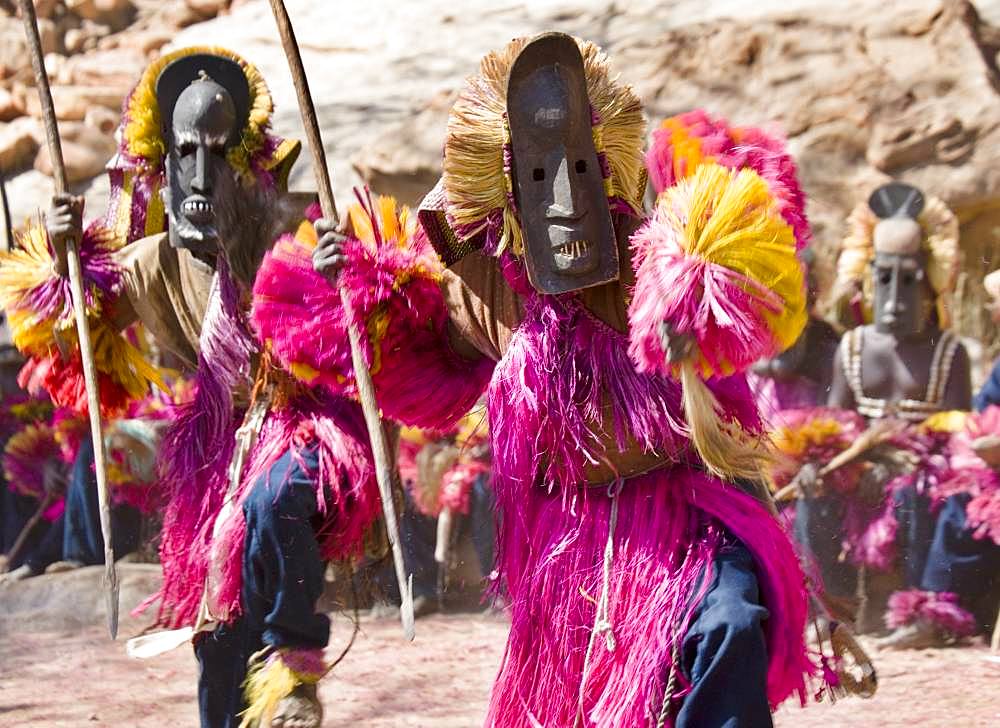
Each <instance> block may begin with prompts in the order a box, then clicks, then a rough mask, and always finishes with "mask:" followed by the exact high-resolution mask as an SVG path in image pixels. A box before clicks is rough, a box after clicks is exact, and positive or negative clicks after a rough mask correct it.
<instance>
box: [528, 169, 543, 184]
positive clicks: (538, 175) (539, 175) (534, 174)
mask: <svg viewBox="0 0 1000 728" xmlns="http://www.w3.org/2000/svg"><path fill="white" fill-rule="evenodd" d="M531 179H533V180H535V182H541V181H543V180H544V179H545V170H544V169H542V168H541V167H535V168H534V169H533V170H531Z"/></svg>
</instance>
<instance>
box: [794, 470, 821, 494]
mask: <svg viewBox="0 0 1000 728" xmlns="http://www.w3.org/2000/svg"><path fill="white" fill-rule="evenodd" d="M792 482H793V483H795V484H796V485H797V486H798V489H799V492H800V493H801V494H802V495H803V496H806V497H809V498H811V497H813V496H816V495H819V491H820V489H821V488H822V487H823V478H822V476H821V475H820V474H819V466H818V465H816V463H805V464H803V466H802V467H801V468H799V472H798V473H796V474H795V478H793V479H792Z"/></svg>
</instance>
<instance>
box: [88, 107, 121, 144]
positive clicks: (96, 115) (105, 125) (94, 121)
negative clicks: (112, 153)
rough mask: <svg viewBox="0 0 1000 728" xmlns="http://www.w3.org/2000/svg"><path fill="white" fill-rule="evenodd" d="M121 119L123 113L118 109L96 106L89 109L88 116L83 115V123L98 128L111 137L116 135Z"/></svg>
mask: <svg viewBox="0 0 1000 728" xmlns="http://www.w3.org/2000/svg"><path fill="white" fill-rule="evenodd" d="M120 119H121V114H120V113H118V112H117V111H112V110H111V109H105V108H103V107H100V106H95V107H93V108H91V109H88V110H87V114H86V116H84V117H83V123H84V124H86V125H87V126H89V127H90V128H92V129H96V130H98V131H99V132H101V134H104V135H107V136H108V137H111V136H112V135H114V133H115V129H116V128H118V122H119V120H120Z"/></svg>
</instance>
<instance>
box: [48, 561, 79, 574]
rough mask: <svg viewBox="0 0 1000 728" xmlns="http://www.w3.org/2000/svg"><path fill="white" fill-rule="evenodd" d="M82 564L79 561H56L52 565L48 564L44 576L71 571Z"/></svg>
mask: <svg viewBox="0 0 1000 728" xmlns="http://www.w3.org/2000/svg"><path fill="white" fill-rule="evenodd" d="M82 566H83V564H82V563H80V562H79V561H56V562H55V563H53V564H49V565H48V567H46V569H45V573H46V574H61V573H62V572H64V571H73V570H74V569H79V568H80V567H82Z"/></svg>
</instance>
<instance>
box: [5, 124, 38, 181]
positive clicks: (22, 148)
mask: <svg viewBox="0 0 1000 728" xmlns="http://www.w3.org/2000/svg"><path fill="white" fill-rule="evenodd" d="M42 134H43V132H42V127H41V125H40V124H39V123H38V122H37V121H35V120H34V119H30V118H28V117H26V116H22V117H21V118H19V119H14V120H13V121H11V122H9V123H6V124H0V171H2V172H3V173H4V174H5V175H8V174H10V173H11V172H16V171H19V170H22V169H24V168H25V167H29V166H31V160H32V159H34V157H35V154H36V153H37V152H38V147H39V145H40V144H41V142H42V139H43V136H42Z"/></svg>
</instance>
